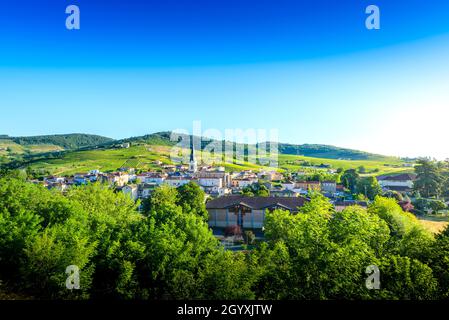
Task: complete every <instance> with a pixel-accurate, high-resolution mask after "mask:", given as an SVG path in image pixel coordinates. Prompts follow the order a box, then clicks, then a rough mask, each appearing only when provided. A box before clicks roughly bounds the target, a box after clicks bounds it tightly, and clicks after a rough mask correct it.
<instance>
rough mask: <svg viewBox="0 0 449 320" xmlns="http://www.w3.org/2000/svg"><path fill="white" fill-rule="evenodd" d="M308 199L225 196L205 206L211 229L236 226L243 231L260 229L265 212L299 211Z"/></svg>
mask: <svg viewBox="0 0 449 320" xmlns="http://www.w3.org/2000/svg"><path fill="white" fill-rule="evenodd" d="M307 201H309V200H308V199H306V198H304V197H246V196H240V195H238V196H225V197H219V198H216V199H213V200H211V201H209V202H208V203H207V204H206V208H207V211H208V212H209V226H210V227H211V228H226V227H229V226H233V225H238V226H240V228H241V229H242V230H243V229H256V230H257V229H259V230H260V229H262V227H263V225H264V222H265V215H266V212H267V211H273V210H276V209H282V210H287V211H290V212H292V213H296V212H298V211H299V208H301V207H302V206H303V205H304V204H305V203H306V202H307Z"/></svg>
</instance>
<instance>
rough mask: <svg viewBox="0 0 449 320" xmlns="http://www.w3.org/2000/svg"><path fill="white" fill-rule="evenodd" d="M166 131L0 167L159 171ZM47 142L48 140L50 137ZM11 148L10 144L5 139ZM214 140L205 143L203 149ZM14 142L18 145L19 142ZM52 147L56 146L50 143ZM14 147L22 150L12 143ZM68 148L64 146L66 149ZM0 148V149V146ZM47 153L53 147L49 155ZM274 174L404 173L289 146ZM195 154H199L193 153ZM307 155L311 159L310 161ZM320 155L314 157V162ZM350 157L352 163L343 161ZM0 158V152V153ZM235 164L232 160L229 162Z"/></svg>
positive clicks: (380, 159) (369, 159) (386, 163)
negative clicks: (333, 171)
mask: <svg viewBox="0 0 449 320" xmlns="http://www.w3.org/2000/svg"><path fill="white" fill-rule="evenodd" d="M170 135H171V133H170V132H159V133H155V134H150V135H145V136H140V137H131V138H127V139H122V140H112V139H107V138H105V139H100V142H102V143H101V144H99V145H95V146H90V147H83V148H78V149H75V150H67V149H63V148H62V147H60V146H56V145H43V144H42V145H28V147H30V146H33V147H34V148H37V147H40V148H43V149H45V148H44V146H46V148H47V149H48V150H46V151H43V152H41V153H26V154H22V155H20V156H16V157H14V158H12V159H10V161H3V162H4V163H3V166H8V167H12V168H18V167H22V168H25V167H30V168H31V169H34V170H44V171H46V172H50V173H52V174H60V175H63V174H64V175H70V174H74V173H77V172H86V171H89V170H92V169H99V170H101V171H113V170H116V169H117V168H120V167H122V166H131V165H128V164H130V163H132V164H133V165H132V167H137V168H138V169H141V170H152V169H158V168H159V166H158V165H156V164H155V163H157V161H161V162H162V163H164V164H171V163H172V161H171V159H170V152H171V149H172V146H173V145H175V144H176V143H177V141H171V140H170ZM49 137H51V136H49ZM4 141H5V140H4ZM8 141H10V142H11V143H15V142H13V140H12V139H11V138H10V140H8ZM50 141H51V140H46V139H44V138H40V137H39V139H32V138H30V139H29V140H28V141H26V142H24V141H22V143H24V144H25V143H27V142H28V143H31V142H50ZM212 141H213V140H207V139H204V141H203V142H202V150H203V148H204V147H205V146H206V145H207V144H208V143H210V142H212ZM18 142H21V141H20V140H18ZM52 142H53V143H55V141H54V140H53V141H52ZM124 143H129V148H127V147H123V146H124V145H123V144H124ZM221 143H222V144H223V147H225V146H226V147H228V148H229V147H236V146H237V147H243V148H245V150H248V148H251V147H254V146H247V145H241V144H235V143H232V142H228V141H221ZM16 145H17V146H19V147H23V145H19V144H16ZM66 146H67V145H66ZM0 147H1V145H0ZM51 147H52V148H58V149H56V150H51ZM279 151H280V155H279V169H280V170H291V171H296V170H301V171H313V170H316V167H319V166H320V165H321V166H323V168H333V169H337V168H343V169H349V168H359V167H361V166H363V167H365V169H366V170H367V172H368V173H376V174H385V173H392V172H399V171H404V170H406V168H404V167H403V161H401V160H400V159H397V158H389V157H385V156H379V155H373V154H370V153H365V152H362V151H356V150H348V149H342V148H338V147H332V146H325V145H302V146H296V145H288V144H280V146H279ZM198 154H204V153H202V152H200V151H199V152H198ZM310 155H311V156H310ZM318 156H319V157H318ZM350 157H352V158H353V159H348V158H350ZM0 158H1V152H0ZM234 160H235V159H234ZM215 164H216V165H223V166H224V167H225V168H226V169H227V170H228V171H238V170H259V169H268V168H266V167H264V166H262V165H260V164H259V163H255V162H254V161H252V162H250V161H248V157H245V159H243V160H240V161H233V162H226V163H225V162H220V163H215Z"/></svg>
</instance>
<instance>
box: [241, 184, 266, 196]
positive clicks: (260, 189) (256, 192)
mask: <svg viewBox="0 0 449 320" xmlns="http://www.w3.org/2000/svg"><path fill="white" fill-rule="evenodd" d="M242 195H244V196H247V197H254V196H257V197H269V196H270V190H268V188H267V187H266V186H265V185H263V184H260V183H253V184H252V185H249V186H247V187H245V188H243V189H242Z"/></svg>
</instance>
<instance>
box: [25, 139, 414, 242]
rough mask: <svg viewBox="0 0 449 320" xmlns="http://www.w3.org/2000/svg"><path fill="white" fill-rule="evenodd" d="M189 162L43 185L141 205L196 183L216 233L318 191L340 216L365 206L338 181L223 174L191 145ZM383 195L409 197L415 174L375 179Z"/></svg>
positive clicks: (258, 221)
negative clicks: (164, 189)
mask: <svg viewBox="0 0 449 320" xmlns="http://www.w3.org/2000/svg"><path fill="white" fill-rule="evenodd" d="M190 153H191V154H190V161H189V163H188V164H178V165H168V164H164V163H162V162H161V161H155V163H154V165H156V166H158V167H159V169H157V170H152V171H142V170H137V169H135V168H130V167H121V168H119V169H118V170H116V171H114V172H108V173H103V172H101V171H100V170H97V169H94V170H91V171H89V172H87V173H78V174H74V175H73V176H48V177H45V178H43V179H42V180H41V181H38V180H34V181H32V182H34V183H38V184H43V185H44V186H45V187H47V188H49V189H58V190H60V191H62V192H65V191H66V190H67V189H68V188H70V187H72V186H82V185H86V184H89V183H103V184H108V185H110V186H111V187H113V188H114V190H115V191H116V192H122V193H123V194H125V195H127V196H129V197H130V198H131V199H133V200H134V201H138V200H141V202H143V201H144V200H145V199H148V198H149V197H150V196H151V194H152V192H153V191H154V190H155V189H156V188H157V187H159V186H162V185H167V186H170V187H174V188H179V187H181V186H184V185H186V184H189V183H194V184H196V185H198V186H199V187H200V188H201V189H202V190H203V191H204V193H205V195H206V199H204V200H205V202H206V208H207V210H208V212H209V221H208V223H209V226H210V227H211V228H212V229H214V231H217V230H221V231H222V232H218V234H217V235H222V234H223V230H225V229H226V228H229V227H235V226H237V227H238V228H239V229H240V230H244V229H245V230H248V229H250V230H253V231H254V232H256V233H259V234H260V232H261V231H262V230H263V225H264V220H265V212H266V211H267V210H269V211H270V210H274V209H283V210H288V211H290V212H293V213H294V212H297V211H298V208H300V207H301V206H303V205H304V203H305V202H307V201H309V198H310V196H311V194H312V193H317V192H318V193H321V194H322V195H324V196H325V197H327V198H328V199H329V201H330V202H331V203H332V204H333V205H334V207H335V210H336V211H338V212H340V211H342V210H344V209H345V208H346V207H348V206H352V205H359V206H362V207H367V205H368V199H357V198H354V197H353V194H352V193H351V192H350V190H348V189H347V188H346V187H345V186H344V185H343V184H341V183H337V182H336V180H324V181H319V180H313V179H310V177H308V176H305V175H304V174H303V173H302V172H294V173H292V174H290V175H289V176H286V175H285V174H283V173H281V172H278V171H276V170H270V171H266V170H259V171H253V170H243V171H238V172H227V171H226V170H225V168H224V167H222V166H212V165H203V164H198V161H197V157H196V156H195V149H194V148H193V146H192V147H191V151H190ZM319 169H320V170H324V171H325V172H326V173H327V174H329V175H330V176H333V175H335V174H336V172H335V170H333V169H331V168H329V167H328V166H325V165H323V166H321V167H320V168H319ZM376 179H377V181H378V183H379V185H380V187H381V188H382V191H383V192H396V193H400V194H403V195H407V194H408V193H410V192H411V191H412V190H413V183H414V180H415V179H416V175H414V174H396V175H389V176H379V177H377V178H376ZM251 188H263V190H264V191H265V193H264V195H263V196H261V195H258V194H251V192H250V193H249V194H248V190H251Z"/></svg>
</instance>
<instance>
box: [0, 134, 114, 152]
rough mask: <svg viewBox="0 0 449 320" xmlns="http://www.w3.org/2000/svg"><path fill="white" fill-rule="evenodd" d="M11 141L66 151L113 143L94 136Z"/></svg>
mask: <svg viewBox="0 0 449 320" xmlns="http://www.w3.org/2000/svg"><path fill="white" fill-rule="evenodd" d="M9 140H12V141H13V142H15V143H17V144H19V145H22V146H29V145H42V144H43V145H54V146H58V147H61V148H63V149H65V150H75V149H80V148H85V147H92V146H97V145H101V144H104V143H108V142H111V141H113V139H111V138H106V137H102V136H97V135H92V134H81V133H73V134H59V135H46V136H33V137H11V138H9Z"/></svg>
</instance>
